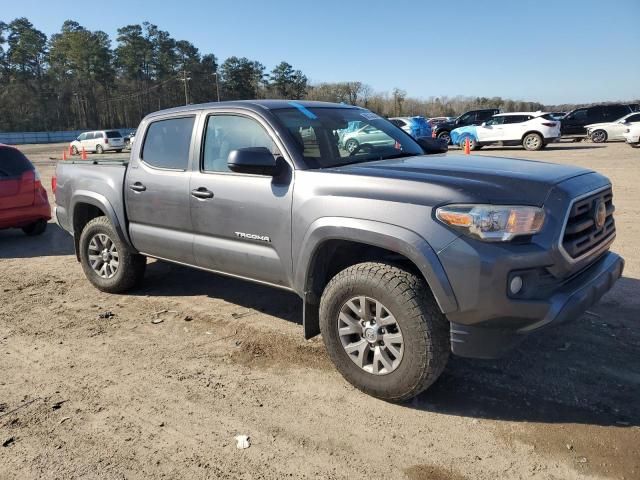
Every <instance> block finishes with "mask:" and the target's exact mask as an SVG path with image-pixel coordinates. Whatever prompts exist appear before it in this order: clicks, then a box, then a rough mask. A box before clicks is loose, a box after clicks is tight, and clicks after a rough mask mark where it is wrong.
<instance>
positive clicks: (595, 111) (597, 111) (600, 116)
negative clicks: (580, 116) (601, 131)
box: [587, 107, 607, 122]
mask: <svg viewBox="0 0 640 480" xmlns="http://www.w3.org/2000/svg"><path fill="white" fill-rule="evenodd" d="M605 118H607V117H606V115H605V113H604V109H603V108H602V107H591V108H587V121H589V122H601V121H603V120H604V119H605Z"/></svg>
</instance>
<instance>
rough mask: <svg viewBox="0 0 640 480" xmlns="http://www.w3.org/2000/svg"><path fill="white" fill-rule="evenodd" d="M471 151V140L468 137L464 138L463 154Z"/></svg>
mask: <svg viewBox="0 0 640 480" xmlns="http://www.w3.org/2000/svg"><path fill="white" fill-rule="evenodd" d="M470 153H471V141H470V140H469V137H467V138H465V139H464V154H465V155H469V154H470Z"/></svg>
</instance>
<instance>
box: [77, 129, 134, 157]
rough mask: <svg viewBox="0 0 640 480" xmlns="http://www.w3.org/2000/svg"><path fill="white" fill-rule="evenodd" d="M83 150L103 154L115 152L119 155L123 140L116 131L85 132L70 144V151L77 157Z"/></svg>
mask: <svg viewBox="0 0 640 480" xmlns="http://www.w3.org/2000/svg"><path fill="white" fill-rule="evenodd" d="M83 148H84V149H85V150H86V151H87V152H95V153H103V152H106V151H107V150H115V151H116V152H118V153H120V152H121V151H122V149H123V148H124V139H123V138H122V134H121V133H120V132H119V131H118V130H96V131H94V132H85V133H83V134H81V135H79V136H78V138H76V139H75V140H74V141H73V142H71V150H72V151H73V154H74V155H77V154H78V153H80V152H81V151H82V149H83Z"/></svg>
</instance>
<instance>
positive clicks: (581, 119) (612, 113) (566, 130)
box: [560, 104, 631, 136]
mask: <svg viewBox="0 0 640 480" xmlns="http://www.w3.org/2000/svg"><path fill="white" fill-rule="evenodd" d="M629 113H631V107H629V105H619V104H611V105H594V106H592V107H583V108H576V109H575V110H572V111H571V112H569V113H567V115H566V116H564V117H563V118H562V120H560V124H561V125H560V132H561V134H562V135H573V136H576V135H578V136H586V134H587V129H586V126H587V125H591V124H594V123H604V122H614V121H615V120H616V119H618V118H621V117H623V116H625V115H627V114H629Z"/></svg>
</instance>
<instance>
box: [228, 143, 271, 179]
mask: <svg viewBox="0 0 640 480" xmlns="http://www.w3.org/2000/svg"><path fill="white" fill-rule="evenodd" d="M227 165H228V166H229V170H231V171H232V172H236V173H248V174H252V175H270V176H274V175H275V174H276V165H277V163H276V160H275V158H274V157H273V154H272V153H271V152H270V151H269V149H268V148H265V147H247V148H239V149H237V150H232V151H231V153H229V159H228V160H227Z"/></svg>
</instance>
